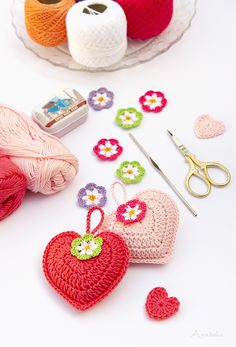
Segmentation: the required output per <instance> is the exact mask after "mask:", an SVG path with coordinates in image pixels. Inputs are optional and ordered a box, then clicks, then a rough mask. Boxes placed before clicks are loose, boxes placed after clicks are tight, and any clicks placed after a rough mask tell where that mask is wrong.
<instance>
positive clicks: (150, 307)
mask: <svg viewBox="0 0 236 347" xmlns="http://www.w3.org/2000/svg"><path fill="white" fill-rule="evenodd" d="M179 305H180V303H179V300H178V299H177V298H175V297H170V298H169V297H168V294H167V292H166V290H165V288H161V287H157V288H154V289H152V290H151V291H150V293H149V294H148V296H147V300H146V305H145V306H146V311H147V314H148V316H149V317H150V318H153V319H157V320H162V319H166V318H169V317H171V316H173V314H175V313H176V312H178V310H179Z"/></svg>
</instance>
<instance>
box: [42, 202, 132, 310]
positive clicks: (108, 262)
mask: <svg viewBox="0 0 236 347" xmlns="http://www.w3.org/2000/svg"><path fill="white" fill-rule="evenodd" d="M95 209H97V210H98V209H99V210H100V211H102V210H101V209H100V208H99V207H93V208H91V209H90V211H89V212H88V218H89V215H91V211H94V210H95ZM88 218H87V230H86V233H87V234H89V233H90V220H89V219H88ZM103 218H104V212H103V211H102V220H103ZM100 225H101V222H100V224H99V226H98V227H97V228H95V229H94V230H93V232H91V234H93V233H95V232H97V231H98V229H99V228H100ZM95 236H96V237H97V236H98V237H99V238H101V239H102V241H103V242H102V247H101V252H100V253H99V254H96V256H95V257H92V258H90V259H84V260H80V259H78V258H77V257H76V256H74V255H72V254H71V249H72V250H73V246H74V244H73V241H74V240H75V239H78V238H80V237H81V236H80V235H79V234H77V233H76V232H73V231H68V232H64V233H61V234H59V235H57V236H55V237H54V238H53V239H52V240H51V241H50V242H49V244H48V245H47V247H46V249H45V252H44V255H43V271H44V274H45V276H46V279H47V280H48V282H49V284H50V285H51V286H52V287H53V288H54V289H55V290H56V291H57V292H58V293H59V294H60V295H61V296H62V297H63V298H64V299H65V300H66V301H68V302H69V303H70V304H71V305H73V306H74V307H75V308H77V309H79V310H86V309H88V308H90V307H91V306H93V305H95V304H97V303H98V302H99V301H101V300H102V299H104V298H105V297H106V296H107V295H108V294H109V293H110V292H111V291H112V290H113V289H114V288H115V287H116V286H117V285H118V283H119V282H120V281H121V279H122V278H123V276H124V274H125V272H126V270H127V267H128V263H129V249H128V247H127V245H126V243H125V241H124V240H123V239H122V238H121V237H120V236H119V235H116V234H114V233H112V232H109V231H104V232H101V233H100V232H99V233H98V234H97V233H96V235H95Z"/></svg>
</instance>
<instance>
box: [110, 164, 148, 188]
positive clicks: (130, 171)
mask: <svg viewBox="0 0 236 347" xmlns="http://www.w3.org/2000/svg"><path fill="white" fill-rule="evenodd" d="M116 174H117V176H118V177H119V178H120V179H121V181H122V182H124V183H139V182H140V181H141V180H142V178H143V176H144V174H145V169H144V168H143V167H142V166H141V165H140V163H139V162H138V161H131V162H129V161H124V162H123V163H121V165H120V167H119V169H117V170H116Z"/></svg>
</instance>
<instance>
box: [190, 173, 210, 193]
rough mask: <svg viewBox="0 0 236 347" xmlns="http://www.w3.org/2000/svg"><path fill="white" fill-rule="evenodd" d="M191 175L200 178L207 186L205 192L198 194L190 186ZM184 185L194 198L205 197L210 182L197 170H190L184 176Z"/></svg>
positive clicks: (208, 190) (208, 191)
mask: <svg viewBox="0 0 236 347" xmlns="http://www.w3.org/2000/svg"><path fill="white" fill-rule="evenodd" d="M193 176H195V177H197V178H199V179H200V180H202V181H203V182H204V183H205V185H206V187H207V191H206V192H205V193H202V194H199V193H197V192H195V191H194V190H193V189H192V188H191V185H190V180H191V178H192V177H193ZM185 187H186V188H187V190H188V192H189V193H190V194H191V195H192V196H194V197H195V198H205V197H207V196H208V195H209V194H210V192H211V184H210V183H209V182H208V181H207V179H206V178H205V177H204V176H202V175H200V174H198V173H197V172H191V171H190V172H189V174H188V175H187V176H186V178H185Z"/></svg>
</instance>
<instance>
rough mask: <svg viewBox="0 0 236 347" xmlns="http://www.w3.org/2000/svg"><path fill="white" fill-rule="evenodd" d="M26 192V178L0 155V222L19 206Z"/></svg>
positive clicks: (7, 159)
mask: <svg viewBox="0 0 236 347" xmlns="http://www.w3.org/2000/svg"><path fill="white" fill-rule="evenodd" d="M25 191H26V177H25V176H24V174H23V173H22V172H21V171H20V169H19V168H18V166H16V164H14V163H13V162H12V161H11V160H10V159H9V158H8V157H4V156H1V155H0V221H1V220H3V219H4V218H6V217H8V216H9V215H10V214H11V213H12V212H14V211H15V210H16V209H17V208H18V207H19V206H20V204H21V202H22V200H23V198H24V195H25Z"/></svg>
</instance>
